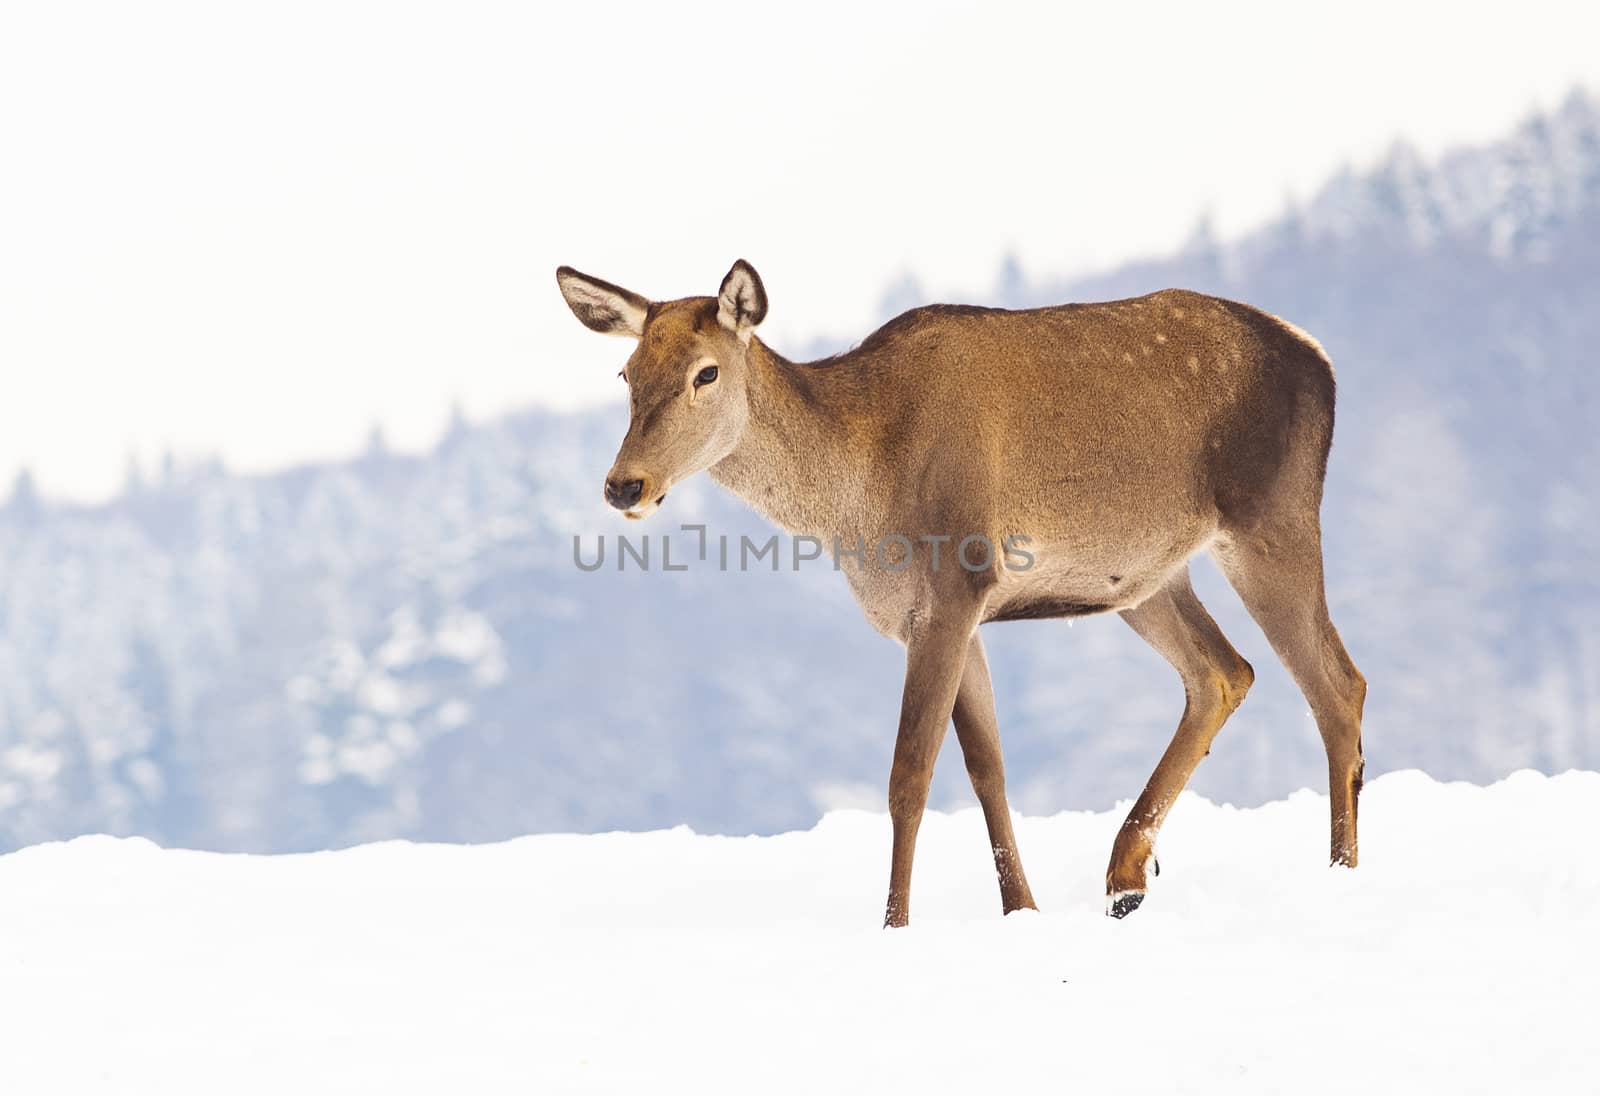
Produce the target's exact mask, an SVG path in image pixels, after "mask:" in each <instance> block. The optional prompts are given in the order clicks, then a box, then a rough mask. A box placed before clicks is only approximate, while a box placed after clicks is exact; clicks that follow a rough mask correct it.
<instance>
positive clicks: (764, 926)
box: [0, 773, 1600, 1096]
mask: <svg viewBox="0 0 1600 1096" xmlns="http://www.w3.org/2000/svg"><path fill="white" fill-rule="evenodd" d="M1326 815H1327V803H1326V800H1325V799H1324V798H1322V797H1320V796H1317V795H1313V794H1311V793H1309V792H1302V793H1299V794H1296V795H1294V796H1291V797H1290V798H1289V799H1288V800H1286V801H1284V802H1280V803H1274V804H1270V805H1268V806H1265V807H1262V808H1260V809H1256V810H1235V809H1232V808H1229V807H1223V806H1215V805H1213V804H1210V803H1208V802H1206V801H1204V800H1201V799H1199V798H1196V797H1193V796H1187V797H1185V798H1184V799H1183V800H1182V801H1181V802H1180V803H1179V804H1178V805H1177V807H1176V808H1175V809H1174V810H1173V812H1172V817H1171V820H1170V822H1169V823H1168V825H1167V829H1166V834H1165V835H1164V838H1163V841H1162V844H1161V849H1160V854H1161V864H1162V875H1161V877H1160V878H1159V879H1158V880H1156V881H1155V882H1154V886H1153V888H1152V891H1151V895H1150V898H1149V900H1148V901H1147V902H1146V903H1145V905H1144V908H1143V909H1141V910H1140V911H1139V912H1138V913H1137V914H1136V915H1135V916H1133V917H1132V918H1130V919H1128V920H1127V921H1122V922H1115V921H1111V920H1108V919H1107V918H1106V917H1104V916H1103V915H1102V912H1101V911H1102V907H1103V897H1102V894H1101V881H1102V877H1103V872H1104V867H1105V858H1106V855H1107V853H1108V851H1109V849H1110V846H1111V838H1112V834H1113V832H1114V831H1115V829H1116V826H1117V823H1118V821H1119V816H1118V815H1116V814H1110V813H1108V814H1064V815H1060V816H1057V817H1054V818H1040V819H1022V820H1020V822H1019V825H1018V834H1019V838H1020V841H1021V846H1022V852H1023V856H1024V859H1025V862H1026V864H1027V866H1028V871H1029V874H1030V878H1031V880H1032V883H1033V889H1034V893H1035V895H1036V896H1037V897H1038V899H1039V902H1040V904H1041V906H1042V907H1043V910H1044V912H1043V913H1040V914H1031V913H1023V914H1018V915H1014V916H1012V917H1009V918H1001V917H1000V915H999V900H998V896H997V892H996V889H995V885H994V882H993V880H992V878H991V875H990V869H989V863H988V851H987V849H986V847H985V845H986V841H985V837H984V830H983V824H982V820H981V817H980V816H979V815H978V813H977V812H976V811H967V812H962V813H958V814H953V815H932V816H930V817H929V818H928V820H927V822H926V824H925V825H924V827H923V830H922V840H921V845H920V848H919V855H918V861H917V870H916V884H915V888H914V895H913V905H912V919H913V924H912V927H911V928H910V929H907V930H904V931H899V932H884V931H882V930H880V929H879V928H877V921H878V918H879V916H880V913H881V908H880V903H881V900H882V898H883V889H884V885H885V878H886V874H887V869H888V823H887V820H886V819H885V818H884V817H883V816H881V815H874V814H869V813H864V812H852V811H845V812H836V813H833V814H830V815H828V816H827V817H826V818H825V819H824V820H823V821H822V822H821V823H820V824H819V825H818V826H817V827H816V828H815V829H813V830H811V831H809V832H806V833H792V834H785V835H782V836H779V837H771V838H722V837H702V836H697V835H695V834H692V833H689V832H688V831H686V830H673V831H667V832H660V833H648V834H604V835H599V836H581V837H580V836H564V835H563V836H541V837H528V838H524V839H521V840H517V841H512V842H508V843H506V844H501V845H489V846H477V847H456V846H437V845H432V846H430V845H408V844H404V843H385V844H379V845H369V846H365V847H362V848H357V849H350V850H347V851H343V852H336V853H319V854H314V855H308V856H284V857H249V856H224V855H216V854H210V853H195V852H185V851H176V850H170V851H169V850H162V849H159V848H157V847H155V846H154V845H152V844H150V843H149V842H146V841H142V840H115V839H111V838H104V837H89V838H81V839H78V840H75V841H71V842H68V843H65V844H54V845H42V846H37V847H33V848H28V849H24V850H22V851H20V852H17V853H14V854H12V855H9V856H5V857H3V858H0V1047H3V1050H0V1078H3V1080H0V1084H3V1086H4V1088H5V1090H6V1091H8V1092H18V1093H22V1092H26V1093H52V1092H72V1093H80V1092H91V1091H107V1092H109V1091H116V1092H119V1093H127V1092H162V1093H185V1092H195V1093H207V1094H209V1093H214V1092H218V1091H228V1092H274V1093H278V1092H289V1091H293V1092H300V1091H314V1092H332V1091H381V1092H385V1093H400V1092H418V1093H424V1092H426V1093H434V1092H444V1091H449V1092H463V1093H480V1092H511V1091H515V1092H521V1093H568V1092H573V1093H582V1092H630V1093H632V1092H677V1091H684V1092H695V1093H719V1092H729V1093H744V1092H819V1093H821V1092H826V1093H854V1092H870V1091H877V1092H883V1091H905V1092H912V1093H928V1092H980V1091H982V1092H993V1091H1001V1089H1000V1088H999V1087H998V1086H1000V1085H1010V1084H1016V1085H1019V1086H1025V1088H1024V1090H1025V1091H1062V1090H1071V1088H1072V1086H1085V1087H1083V1088H1082V1089H1080V1091H1098V1092H1115V1093H1118V1094H1121V1093H1126V1092H1144V1091H1149V1092H1174V1091H1187V1092H1204V1091H1227V1092H1230V1093H1234V1092H1290V1091H1292V1092H1301V1093H1306V1092H1323V1091H1328V1092H1338V1093H1340V1094H1341V1096H1349V1093H1351V1092H1362V1091H1407V1090H1412V1091H1416V1090H1421V1091H1433V1092H1445V1091H1448V1092H1473V1091H1495V1092H1505V1091H1525V1090H1527V1089H1530V1088H1540V1089H1543V1090H1547V1091H1593V1090H1594V1089H1595V1088H1596V1086H1597V1085H1600V1050H1597V1049H1596V1048H1597V1040H1596V1039H1595V1037H1594V1024H1595V1017H1596V1011H1597V1007H1596V1006H1597V990H1596V986H1597V985H1600V947H1597V945H1596V936H1595V930H1596V925H1597V924H1600V869H1597V867H1596V864H1595V858H1594V855H1593V850H1592V848H1591V847H1590V846H1591V841H1592V838H1593V836H1594V834H1595V833H1596V831H1597V828H1600V774H1596V773H1568V774H1566V775H1563V776H1558V777H1544V776H1539V775H1536V774H1533V773H1518V774H1516V775H1514V776H1512V777H1510V778H1509V779H1507V780H1506V781H1504V782H1502V783H1500V784H1497V785H1495V786H1493V787H1490V788H1477V787H1472V786H1468V785H1459V784H1448V785H1446V784H1438V783H1435V782H1433V781H1432V780H1430V779H1429V778H1427V777H1425V776H1423V775H1421V774H1419V773H1395V774H1391V775H1388V776H1385V777H1383V778H1381V779H1379V780H1376V781H1374V782H1373V783H1372V784H1371V785H1370V786H1369V788H1368V791H1367V794H1366V795H1365V796H1364V797H1363V800H1362V818H1361V822H1362V849H1361V851H1362V867H1361V868H1360V869H1359V870H1358V871H1355V872H1347V871H1342V870H1335V869H1329V868H1327V867H1325V866H1323V863H1322V859H1323V855H1324V851H1325V849H1326V841H1327V821H1326Z"/></svg>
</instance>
